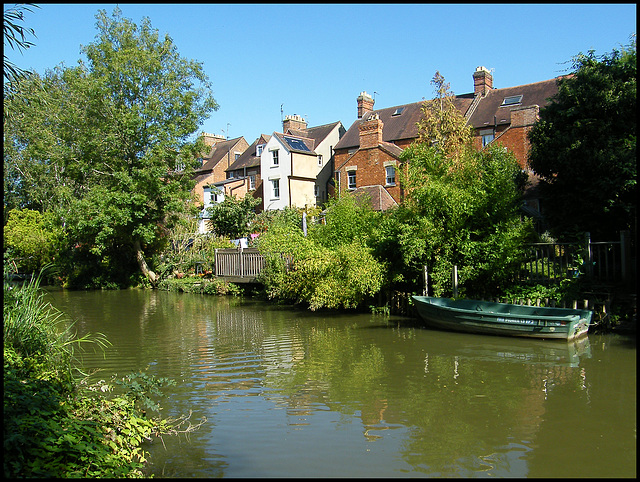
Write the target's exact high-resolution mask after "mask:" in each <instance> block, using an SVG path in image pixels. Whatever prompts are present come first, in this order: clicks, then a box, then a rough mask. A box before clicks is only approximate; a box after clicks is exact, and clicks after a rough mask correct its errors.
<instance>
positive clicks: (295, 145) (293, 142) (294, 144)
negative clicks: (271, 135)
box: [283, 136, 311, 152]
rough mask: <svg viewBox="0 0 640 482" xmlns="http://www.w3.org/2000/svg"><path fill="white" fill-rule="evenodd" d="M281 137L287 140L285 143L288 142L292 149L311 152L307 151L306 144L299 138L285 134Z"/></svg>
mask: <svg viewBox="0 0 640 482" xmlns="http://www.w3.org/2000/svg"><path fill="white" fill-rule="evenodd" d="M283 137H284V140H285V141H287V144H289V147H291V148H292V149H297V150H299V151H307V152H311V151H309V148H308V147H307V145H306V144H305V143H304V142H302V140H301V139H296V138H295V137H287V136H283Z"/></svg>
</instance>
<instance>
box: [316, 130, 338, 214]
mask: <svg viewBox="0 0 640 482" xmlns="http://www.w3.org/2000/svg"><path fill="white" fill-rule="evenodd" d="M341 128H342V124H338V125H337V126H336V127H335V128H334V129H333V131H331V133H330V134H329V135H328V136H327V137H325V138H324V139H323V140H322V142H321V143H320V144H318V145H317V146H316V148H315V151H316V154H320V155H322V165H319V164H318V159H317V158H316V169H317V171H316V175H315V177H316V182H315V184H316V186H317V188H318V193H319V194H320V196H318V198H317V199H316V201H315V204H316V205H319V204H322V203H324V202H326V201H327V199H328V195H327V183H328V182H329V179H331V178H332V177H333V168H332V157H333V156H334V152H333V146H335V145H336V144H337V143H338V141H339V140H340V129H341ZM334 164H335V162H334Z"/></svg>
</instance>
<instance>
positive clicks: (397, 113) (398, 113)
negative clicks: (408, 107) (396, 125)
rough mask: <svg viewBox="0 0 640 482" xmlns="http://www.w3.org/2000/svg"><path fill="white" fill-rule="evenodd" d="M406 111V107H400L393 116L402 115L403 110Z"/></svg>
mask: <svg viewBox="0 0 640 482" xmlns="http://www.w3.org/2000/svg"><path fill="white" fill-rule="evenodd" d="M403 111H404V107H398V108H397V109H396V110H395V112H394V113H393V114H391V116H392V117H393V116H396V115H400V114H402V112H403Z"/></svg>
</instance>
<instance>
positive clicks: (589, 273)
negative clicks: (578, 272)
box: [584, 232, 593, 278]
mask: <svg viewBox="0 0 640 482" xmlns="http://www.w3.org/2000/svg"><path fill="white" fill-rule="evenodd" d="M584 236H585V243H586V245H587V260H586V263H587V273H586V274H587V276H589V277H590V278H591V277H592V276H593V254H592V252H591V233H589V232H586V233H584Z"/></svg>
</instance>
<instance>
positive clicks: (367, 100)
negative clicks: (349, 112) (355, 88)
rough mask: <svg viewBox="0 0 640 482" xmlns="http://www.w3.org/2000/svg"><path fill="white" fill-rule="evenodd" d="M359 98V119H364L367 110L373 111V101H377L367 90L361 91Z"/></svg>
mask: <svg viewBox="0 0 640 482" xmlns="http://www.w3.org/2000/svg"><path fill="white" fill-rule="evenodd" d="M357 100H358V119H362V116H363V115H365V114H366V113H367V112H372V111H373V103H374V102H375V101H374V100H373V97H371V96H370V95H369V94H367V93H366V92H360V95H359V96H358V99H357Z"/></svg>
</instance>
